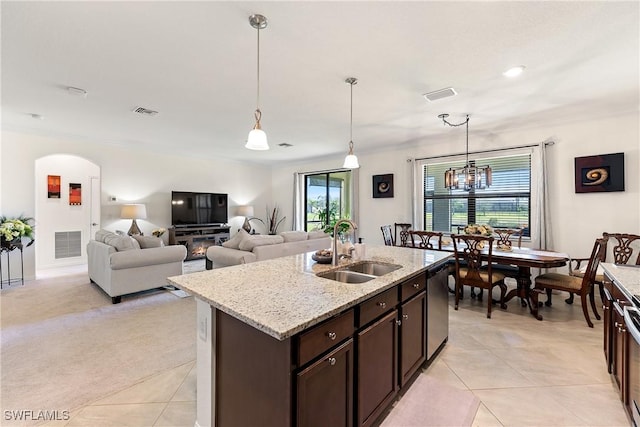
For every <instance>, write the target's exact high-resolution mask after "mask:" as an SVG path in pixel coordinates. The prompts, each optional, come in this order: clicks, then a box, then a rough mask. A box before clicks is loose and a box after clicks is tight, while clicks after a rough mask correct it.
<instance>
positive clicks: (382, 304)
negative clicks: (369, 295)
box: [378, 301, 387, 308]
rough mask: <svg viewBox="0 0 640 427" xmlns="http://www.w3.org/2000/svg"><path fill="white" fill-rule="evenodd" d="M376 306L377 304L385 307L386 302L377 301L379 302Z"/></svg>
mask: <svg viewBox="0 0 640 427" xmlns="http://www.w3.org/2000/svg"><path fill="white" fill-rule="evenodd" d="M378 306H379V307H380V308H387V303H386V302H384V301H382V302H379V303H378Z"/></svg>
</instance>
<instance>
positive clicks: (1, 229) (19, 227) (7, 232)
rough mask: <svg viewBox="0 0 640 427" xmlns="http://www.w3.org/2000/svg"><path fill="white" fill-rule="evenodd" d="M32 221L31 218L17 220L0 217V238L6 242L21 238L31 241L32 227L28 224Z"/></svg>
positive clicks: (21, 217)
mask: <svg viewBox="0 0 640 427" xmlns="http://www.w3.org/2000/svg"><path fill="white" fill-rule="evenodd" d="M32 220H33V218H27V217H23V216H19V217H18V218H7V217H4V216H0V237H1V238H2V240H4V241H7V242H10V241H12V240H15V239H21V238H23V237H27V238H29V239H31V241H33V226H31V225H30V224H29V221H32Z"/></svg>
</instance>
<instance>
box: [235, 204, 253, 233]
mask: <svg viewBox="0 0 640 427" xmlns="http://www.w3.org/2000/svg"><path fill="white" fill-rule="evenodd" d="M236 212H237V214H238V216H243V217H244V224H242V228H243V229H244V231H246V232H247V233H251V224H250V223H249V217H251V216H253V206H249V205H245V206H238V207H237V208H236Z"/></svg>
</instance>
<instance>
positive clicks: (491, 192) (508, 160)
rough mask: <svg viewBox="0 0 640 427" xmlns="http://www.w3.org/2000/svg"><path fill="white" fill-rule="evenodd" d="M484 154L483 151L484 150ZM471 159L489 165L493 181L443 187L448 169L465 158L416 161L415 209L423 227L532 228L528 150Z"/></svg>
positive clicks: (526, 231) (445, 229)
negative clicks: (473, 186)
mask: <svg viewBox="0 0 640 427" xmlns="http://www.w3.org/2000/svg"><path fill="white" fill-rule="evenodd" d="M485 155H486V154H485ZM471 162H475V163H476V164H477V165H489V166H491V170H492V172H493V183H492V185H491V187H487V188H485V189H472V190H470V191H465V190H463V189H457V190H449V189H446V188H445V187H444V173H445V171H446V170H447V169H449V168H451V167H454V168H459V167H461V166H463V165H464V160H462V161H460V160H457V161H451V159H442V158H440V159H425V160H423V161H420V162H417V163H416V166H417V167H418V171H419V173H418V174H417V179H418V180H419V182H418V184H419V188H420V193H419V194H420V197H419V198H418V199H419V200H418V202H419V203H418V204H419V207H418V213H419V219H421V221H422V224H423V228H424V230H428V231H443V232H453V233H457V232H459V230H458V227H463V226H465V225H467V224H489V225H491V226H492V227H494V228H520V227H521V228H524V233H523V236H527V237H530V230H531V153H526V154H512V155H503V156H500V157H498V156H496V157H483V158H482V157H477V158H475V159H474V160H471Z"/></svg>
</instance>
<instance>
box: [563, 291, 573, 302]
mask: <svg viewBox="0 0 640 427" xmlns="http://www.w3.org/2000/svg"><path fill="white" fill-rule="evenodd" d="M564 302H566V303H567V304H573V292H569V298H567V299H566V300H564Z"/></svg>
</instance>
